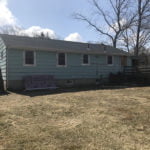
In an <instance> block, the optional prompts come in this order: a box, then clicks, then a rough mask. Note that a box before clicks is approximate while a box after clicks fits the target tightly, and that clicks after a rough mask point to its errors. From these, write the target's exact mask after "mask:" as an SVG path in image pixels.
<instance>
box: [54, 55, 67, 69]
mask: <svg viewBox="0 0 150 150" xmlns="http://www.w3.org/2000/svg"><path fill="white" fill-rule="evenodd" d="M60 53H64V52H59V53H57V54H56V66H57V67H67V53H64V54H65V65H59V64H58V54H60Z"/></svg>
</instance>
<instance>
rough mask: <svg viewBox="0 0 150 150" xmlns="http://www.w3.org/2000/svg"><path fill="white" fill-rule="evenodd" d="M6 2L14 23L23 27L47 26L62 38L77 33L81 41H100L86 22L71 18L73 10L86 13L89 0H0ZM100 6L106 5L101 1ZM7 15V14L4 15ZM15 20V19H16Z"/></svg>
mask: <svg viewBox="0 0 150 150" xmlns="http://www.w3.org/2000/svg"><path fill="white" fill-rule="evenodd" d="M0 1H1V2H2V1H3V2H4V1H5V2H7V5H6V7H7V9H8V10H9V11H10V12H11V14H12V16H13V17H14V18H15V23H16V24H17V25H19V26H21V27H23V28H24V29H28V28H30V27H32V26H39V27H41V28H48V29H50V30H52V31H54V32H55V33H56V35H57V36H58V37H59V38H61V39H64V38H66V37H67V36H69V35H70V34H73V33H76V34H77V33H78V34H79V35H80V36H81V38H82V40H83V41H100V39H101V37H100V36H99V35H98V34H97V33H96V32H95V31H94V30H93V29H92V28H91V27H89V26H88V25H87V24H86V23H84V22H81V21H78V20H75V19H73V16H72V14H73V13H74V12H81V13H84V14H88V13H89V10H90V9H91V6H90V3H89V2H88V1H89V0H0ZM101 3H102V5H101V6H102V7H105V6H106V3H104V2H103V1H102V2H101ZM6 17H7V16H6ZM16 20H17V21H16Z"/></svg>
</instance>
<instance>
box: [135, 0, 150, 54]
mask: <svg viewBox="0 0 150 150" xmlns="http://www.w3.org/2000/svg"><path fill="white" fill-rule="evenodd" d="M148 20H150V0H137V24H136V46H135V55H137V56H138V54H139V49H140V46H143V44H144V45H145V44H146V43H147V42H148V40H150V26H148V24H149V23H148ZM147 23H148V24H147ZM149 25H150V24H149Z"/></svg>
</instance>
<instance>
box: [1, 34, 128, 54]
mask: <svg viewBox="0 0 150 150" xmlns="http://www.w3.org/2000/svg"><path fill="white" fill-rule="evenodd" d="M0 37H1V38H2V40H3V41H4V43H5V45H6V47H7V48H16V49H24V50H26V49H28V50H41V51H42V50H43V51H52V52H71V53H89V54H105V55H108V54H112V55H129V54H128V53H127V52H125V51H123V50H120V49H117V48H114V47H111V46H107V45H104V44H89V43H79V42H69V41H63V40H53V39H46V38H36V37H34V38H33V37H25V36H16V35H7V34H0ZM88 47H89V48H88Z"/></svg>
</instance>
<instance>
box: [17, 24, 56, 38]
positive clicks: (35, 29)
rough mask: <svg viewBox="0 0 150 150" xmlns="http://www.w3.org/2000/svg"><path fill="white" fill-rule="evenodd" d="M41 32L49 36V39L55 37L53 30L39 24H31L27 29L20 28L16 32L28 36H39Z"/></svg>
mask: <svg viewBox="0 0 150 150" xmlns="http://www.w3.org/2000/svg"><path fill="white" fill-rule="evenodd" d="M41 33H43V34H44V35H45V36H46V37H49V38H51V39H56V38H57V36H56V34H55V32H54V31H53V30H51V29H47V28H41V27H40V26H32V27H29V28H28V29H24V30H23V29H22V30H20V31H19V32H18V34H19V35H23V36H30V37H34V36H40V35H41Z"/></svg>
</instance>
